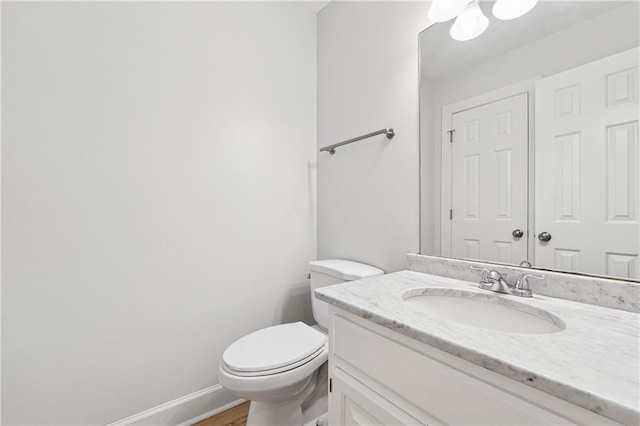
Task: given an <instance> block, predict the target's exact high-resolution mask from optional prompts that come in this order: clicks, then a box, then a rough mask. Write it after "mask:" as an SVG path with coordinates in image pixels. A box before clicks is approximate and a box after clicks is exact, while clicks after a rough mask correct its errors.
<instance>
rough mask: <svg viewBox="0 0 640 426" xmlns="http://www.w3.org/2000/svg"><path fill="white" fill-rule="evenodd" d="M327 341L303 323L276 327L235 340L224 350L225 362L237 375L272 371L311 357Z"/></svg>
mask: <svg viewBox="0 0 640 426" xmlns="http://www.w3.org/2000/svg"><path fill="white" fill-rule="evenodd" d="M326 341H327V336H325V335H324V334H322V333H320V332H319V331H317V330H314V329H313V328H311V327H309V326H308V325H306V324H305V323H303V322H294V323H290V324H281V325H275V326H273V327H268V328H263V329H262V330H258V331H255V332H253V333H251V334H248V335H246V336H244V337H243V338H241V339H240V340H238V341H236V342H235V343H233V344H232V345H231V346H229V347H228V348H227V350H226V351H224V354H223V355H222V360H223V361H224V363H225V364H226V366H227V367H228V368H229V369H231V370H234V371H238V372H258V371H265V370H273V369H278V368H282V367H285V366H289V365H291V364H295V363H296V362H298V361H300V360H302V359H305V358H309V357H310V356H311V355H313V354H315V353H316V352H318V351H319V350H320V349H321V348H322V347H323V346H324V344H325V343H326Z"/></svg>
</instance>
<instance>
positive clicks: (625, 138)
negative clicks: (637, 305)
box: [535, 49, 640, 278]
mask: <svg viewBox="0 0 640 426" xmlns="http://www.w3.org/2000/svg"><path fill="white" fill-rule="evenodd" d="M639 53H640V50H638V49H632V50H629V51H626V52H623V53H620V54H617V55H613V56H610V57H608V58H605V59H602V60H598V61H595V62H592V63H590V64H587V65H584V66H581V67H578V68H574V69H572V70H570V71H566V72H563V73H561V74H557V75H555V76H551V77H549V78H545V79H543V80H540V81H538V82H537V83H536V92H535V93H536V102H535V103H536V108H535V110H536V127H535V129H536V145H535V147H536V155H535V174H536V191H535V199H536V202H535V205H536V209H535V227H536V233H537V234H541V233H546V234H543V235H542V236H541V238H542V240H544V239H547V238H550V240H549V241H542V240H540V239H538V240H537V241H536V246H535V247H536V248H535V264H536V266H540V267H547V268H553V269H560V270H565V271H567V270H568V271H579V272H586V273H593V274H605V275H613V276H618V277H629V278H640V261H639V259H638V250H639V247H640V228H639V226H638V219H639V216H640V206H639V205H638V200H639V198H640V196H639V195H640V192H639V191H640V185H639V182H638V180H639V179H640V176H639V175H638V164H639V162H640V161H639V158H640V157H639V156H640V152H639V150H638V55H639Z"/></svg>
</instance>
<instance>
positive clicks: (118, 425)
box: [108, 385, 244, 426]
mask: <svg viewBox="0 0 640 426" xmlns="http://www.w3.org/2000/svg"><path fill="white" fill-rule="evenodd" d="M243 402H244V400H243V399H239V398H238V397H237V396H235V395H233V394H232V393H231V392H229V391H228V390H226V389H225V388H223V387H222V386H220V385H215V386H211V387H208V388H205V389H202V390H199V391H197V392H194V393H192V394H189V395H185V396H183V397H181V398H178V399H174V400H173V401H169V402H167V403H165V404H162V405H158V406H157V407H154V408H151V409H149V410H146V411H143V412H141V413H138V414H134V415H133V416H129V417H127V418H126V419H122V420H118V421H117V422H114V423H111V424H109V425H108V426H134V425H135V426H142V425H148V426H151V425H152V426H189V425H192V424H194V423H197V422H199V421H201V420H204V419H206V418H208V417H211V416H215V415H216V414H218V413H221V412H223V411H225V410H228V409H229V408H232V407H235V406H236V405H239V404H241V403H243Z"/></svg>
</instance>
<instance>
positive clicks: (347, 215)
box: [318, 2, 428, 271]
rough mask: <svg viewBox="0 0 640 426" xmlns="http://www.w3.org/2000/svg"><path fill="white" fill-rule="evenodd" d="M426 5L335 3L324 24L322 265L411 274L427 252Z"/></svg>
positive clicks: (321, 56)
mask: <svg viewBox="0 0 640 426" xmlns="http://www.w3.org/2000/svg"><path fill="white" fill-rule="evenodd" d="M427 10H428V3H426V2H331V3H330V4H329V5H328V6H327V7H326V8H325V9H323V10H322V11H321V12H320V13H319V15H318V147H322V146H326V145H330V144H333V143H336V142H339V141H341V140H345V139H349V138H351V137H354V136H359V135H361V134H364V133H368V132H371V131H374V130H378V129H381V128H384V127H392V128H394V129H395V130H396V133H397V135H396V137H395V138H394V139H393V140H391V141H389V140H387V139H386V138H385V137H384V136H378V137H376V138H372V139H368V140H364V141H360V142H357V143H355V144H353V145H348V146H346V147H343V148H340V149H338V151H337V152H336V154H335V155H329V154H328V153H319V154H318V256H319V257H320V258H325V257H340V258H346V259H354V260H358V261H363V262H366V263H370V264H372V265H375V266H378V267H381V268H382V269H384V270H385V271H394V270H399V269H403V268H404V265H405V254H406V253H408V252H416V251H417V250H418V245H419V174H418V173H419V158H418V156H419V153H418V149H419V147H418V139H419V138H418V128H419V126H418V120H419V117H418V80H419V70H418V33H419V32H420V31H421V30H422V29H424V28H425V27H426V26H427V19H426V16H427Z"/></svg>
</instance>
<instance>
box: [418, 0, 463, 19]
mask: <svg viewBox="0 0 640 426" xmlns="http://www.w3.org/2000/svg"><path fill="white" fill-rule="evenodd" d="M468 3H469V0H433V3H431V7H430V8H429V13H428V15H427V16H428V17H429V20H431V22H445V21H448V20H450V19H453V18H455V17H456V16H458V15H459V14H460V13H461V12H462V11H463V10H464V8H465V7H466V6H467V4H468Z"/></svg>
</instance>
